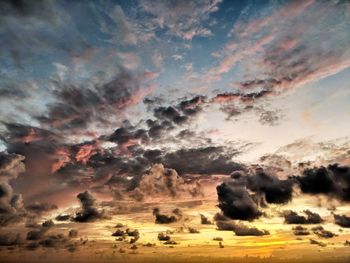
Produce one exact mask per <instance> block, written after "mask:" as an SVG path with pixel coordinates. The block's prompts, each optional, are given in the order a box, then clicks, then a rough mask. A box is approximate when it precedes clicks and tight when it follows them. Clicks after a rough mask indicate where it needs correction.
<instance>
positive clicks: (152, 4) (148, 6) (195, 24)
mask: <svg viewBox="0 0 350 263" xmlns="http://www.w3.org/2000/svg"><path fill="white" fill-rule="evenodd" d="M220 2H221V0H205V1H197V0H196V1H192V2H188V1H176V2H173V1H159V0H155V1H143V0H142V1H140V6H141V9H142V11H144V12H145V13H146V14H148V15H150V16H151V21H150V23H151V24H152V25H155V26H156V27H157V28H161V29H163V28H164V29H166V30H167V32H168V33H169V34H171V35H174V36H177V37H180V38H182V39H184V40H191V39H192V38H193V37H195V36H210V35H211V34H212V33H211V31H210V30H209V29H208V28H207V27H205V26H204V22H206V21H207V20H208V19H209V18H210V14H211V13H214V12H216V11H218V9H219V8H218V6H219V4H220Z"/></svg>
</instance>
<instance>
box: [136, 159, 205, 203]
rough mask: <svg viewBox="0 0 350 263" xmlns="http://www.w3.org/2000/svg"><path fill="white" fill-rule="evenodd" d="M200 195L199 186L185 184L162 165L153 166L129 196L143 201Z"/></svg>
mask: <svg viewBox="0 0 350 263" xmlns="http://www.w3.org/2000/svg"><path fill="white" fill-rule="evenodd" d="M200 194H201V190H200V186H199V185H198V184H196V183H186V182H185V181H184V179H183V178H182V177H180V176H179V175H178V174H177V172H176V171H175V170H174V169H167V168H164V166H163V165H162V164H155V165H153V166H152V167H151V169H150V170H149V172H148V173H146V174H144V175H143V176H142V178H141V179H140V181H139V183H138V186H137V187H136V188H135V189H134V190H133V192H132V193H131V195H134V196H135V197H136V198H138V199H141V200H144V199H145V198H154V197H157V196H158V197H163V198H165V197H170V198H176V197H178V196H180V195H181V197H185V196H186V195H187V196H189V197H191V196H198V195H200Z"/></svg>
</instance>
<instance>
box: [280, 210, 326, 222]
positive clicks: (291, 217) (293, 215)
mask: <svg viewBox="0 0 350 263" xmlns="http://www.w3.org/2000/svg"><path fill="white" fill-rule="evenodd" d="M303 212H304V213H305V214H306V217H305V216H303V215H298V213H297V212H294V211H291V210H289V211H284V213H283V216H284V222H285V223H286V224H320V223H322V222H323V221H324V220H323V219H322V218H321V217H320V215H319V214H316V213H313V212H311V211H310V210H304V211H303Z"/></svg>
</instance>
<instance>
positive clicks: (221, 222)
mask: <svg viewBox="0 0 350 263" xmlns="http://www.w3.org/2000/svg"><path fill="white" fill-rule="evenodd" d="M214 219H215V221H216V226H217V229H218V230H223V231H233V232H234V233H235V234H236V236H265V235H269V234H270V232H269V231H267V230H260V229H258V228H256V227H250V226H247V225H244V224H242V223H236V222H234V221H233V220H230V219H229V218H227V217H225V216H224V215H222V214H217V215H216V216H215V218H214Z"/></svg>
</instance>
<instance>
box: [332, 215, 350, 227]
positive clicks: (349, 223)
mask: <svg viewBox="0 0 350 263" xmlns="http://www.w3.org/2000/svg"><path fill="white" fill-rule="evenodd" d="M333 216H334V223H335V224H337V225H339V226H341V227H347V228H349V227H350V217H349V216H346V215H333Z"/></svg>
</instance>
